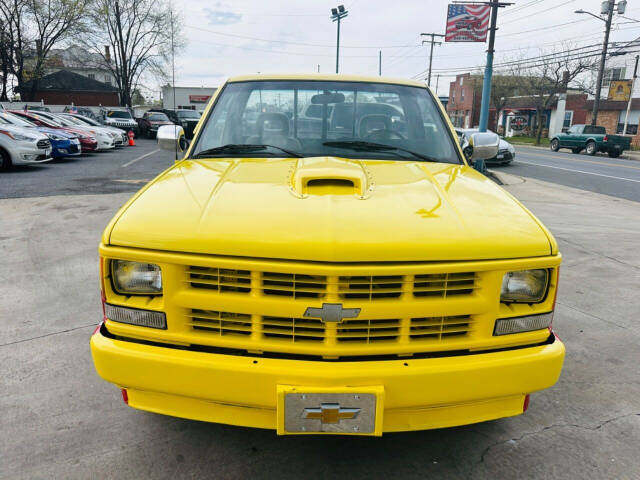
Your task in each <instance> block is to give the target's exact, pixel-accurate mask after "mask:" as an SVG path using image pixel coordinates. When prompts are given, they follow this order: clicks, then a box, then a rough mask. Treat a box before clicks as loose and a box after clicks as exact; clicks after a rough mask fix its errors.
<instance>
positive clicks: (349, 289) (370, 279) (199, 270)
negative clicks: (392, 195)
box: [187, 266, 476, 301]
mask: <svg viewBox="0 0 640 480" xmlns="http://www.w3.org/2000/svg"><path fill="white" fill-rule="evenodd" d="M256 273H257V274H258V277H259V279H260V281H259V284H258V285H259V286H257V285H252V284H251V276H252V272H251V271H248V270H232V269H221V268H210V267H199V266H190V267H188V268H187V282H189V283H190V284H191V286H192V287H194V288H202V289H208V290H217V291H219V292H234V293H244V294H249V293H251V292H252V291H254V290H258V291H257V293H258V294H262V295H273V296H281V297H282V296H284V297H293V298H318V299H324V298H326V296H327V294H328V292H329V290H330V289H331V288H330V287H333V288H335V289H337V297H338V298H339V299H343V300H344V299H354V300H369V301H374V300H384V299H389V298H399V297H401V296H402V295H404V294H410V295H413V296H415V297H447V296H454V295H456V296H457V295H471V294H472V293H473V292H474V290H475V288H476V284H475V283H476V274H475V273H473V272H461V273H436V274H423V275H415V277H413V280H412V281H411V280H409V281H407V282H405V279H406V278H409V279H411V277H405V276H403V275H373V276H366V275H365V276H362V275H360V276H340V277H337V282H336V283H330V282H329V281H328V278H327V277H326V276H322V275H306V274H297V273H279V272H256Z"/></svg>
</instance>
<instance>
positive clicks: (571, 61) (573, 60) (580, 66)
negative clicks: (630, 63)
mask: <svg viewBox="0 0 640 480" xmlns="http://www.w3.org/2000/svg"><path fill="white" fill-rule="evenodd" d="M534 58H535V59H534V60H530V61H527V60H522V61H521V62H517V63H515V64H514V66H513V67H512V68H511V72H510V74H511V76H512V77H515V78H517V80H518V85H519V86H520V87H521V90H522V91H523V92H526V94H527V95H530V96H531V99H532V102H533V105H534V107H535V109H536V142H535V143H536V145H540V138H541V137H542V130H543V128H544V126H543V124H542V115H543V114H544V111H545V110H547V109H548V108H549V107H550V106H551V105H552V103H553V101H554V100H555V99H556V97H557V95H558V94H560V93H563V92H565V91H566V90H567V87H568V86H569V83H571V82H573V81H574V80H575V79H576V78H577V77H578V76H579V75H581V74H582V73H583V72H585V71H587V70H589V69H590V68H591V67H592V63H593V59H592V58H591V57H585V56H583V55H580V54H576V53H574V52H573V51H572V49H571V48H570V47H565V48H564V49H563V50H562V51H560V52H554V53H553V54H547V55H544V54H542V53H541V54H540V56H538V57H534Z"/></svg>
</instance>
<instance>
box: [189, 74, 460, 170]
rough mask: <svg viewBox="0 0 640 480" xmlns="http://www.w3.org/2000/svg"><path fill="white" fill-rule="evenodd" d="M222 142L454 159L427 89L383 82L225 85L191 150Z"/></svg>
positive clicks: (308, 153) (318, 152)
mask: <svg viewBox="0 0 640 480" xmlns="http://www.w3.org/2000/svg"><path fill="white" fill-rule="evenodd" d="M356 142H357V143H356ZM364 142H367V143H368V144H371V148H369V147H368V146H367V145H366V144H365V143H364ZM229 144H234V145H238V144H240V145H242V144H252V145H256V144H266V145H271V146H275V147H278V148H284V149H287V150H289V151H291V152H296V153H298V154H300V155H301V156H305V157H315V156H340V157H346V158H370V159H392V160H400V159H407V158H410V159H413V160H415V159H416V158H415V156H411V155H407V154H406V152H407V151H409V152H415V153H416V154H418V155H420V156H423V157H425V158H429V159H432V160H435V161H438V162H447V163H456V164H457V163H460V160H459V158H458V155H457V153H456V150H455V148H454V143H453V138H452V137H451V134H450V132H449V131H448V129H447V128H446V127H445V123H444V120H443V118H442V116H441V114H440V112H439V110H438V108H437V106H436V103H435V101H434V100H433V98H432V96H431V95H430V93H429V92H428V90H427V89H425V88H420V87H411V86H403V85H390V84H383V83H366V82H337V81H250V82H237V83H230V84H228V85H227V86H226V87H225V88H224V90H223V91H222V92H221V93H220V97H219V98H218V100H217V101H216V104H215V107H214V109H213V110H212V112H211V114H210V115H209V117H208V118H207V120H206V123H205V126H204V128H203V130H202V133H201V135H200V136H199V137H198V139H197V144H196V145H195V146H194V149H193V151H192V155H193V156H196V155H198V153H199V152H203V151H205V150H210V149H212V148H217V147H221V146H224V145H229ZM373 144H377V146H375V145H373ZM381 145H383V146H389V147H390V148H380V146H381ZM401 149H402V150H404V151H405V153H402V154H401V153H400V150H401ZM271 155H272V156H273V155H276V153H272V154H271ZM227 156H234V154H231V153H229V154H227ZM235 156H265V153H264V151H257V152H255V153H254V154H251V155H250V154H247V153H237V154H235ZM277 156H280V157H282V156H286V155H285V154H283V153H282V152H280V153H279V154H277Z"/></svg>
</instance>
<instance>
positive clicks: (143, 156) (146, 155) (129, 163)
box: [122, 148, 160, 167]
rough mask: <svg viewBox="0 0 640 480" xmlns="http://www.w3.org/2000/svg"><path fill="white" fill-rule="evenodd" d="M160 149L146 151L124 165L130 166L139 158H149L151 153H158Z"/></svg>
mask: <svg viewBox="0 0 640 480" xmlns="http://www.w3.org/2000/svg"><path fill="white" fill-rule="evenodd" d="M159 151H160V149H159V148H156V149H155V150H153V151H151V152H149V153H145V154H144V155H142V156H140V157H138V158H134V159H133V160H131V161H129V162H127V163H125V164H124V165H122V166H123V167H128V166H129V165H131V164H134V163H136V162H137V161H138V160H142V159H143V158H147V157H148V156H149V155H153V154H154V153H158V152H159Z"/></svg>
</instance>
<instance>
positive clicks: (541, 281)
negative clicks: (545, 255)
mask: <svg viewBox="0 0 640 480" xmlns="http://www.w3.org/2000/svg"><path fill="white" fill-rule="evenodd" d="M548 280H549V271H548V270H546V269H536V270H520V271H518V272H507V273H505V274H504V277H502V291H501V292H500V301H501V302H505V303H539V302H541V301H542V300H543V299H544V296H545V294H546V293H547V284H548Z"/></svg>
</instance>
